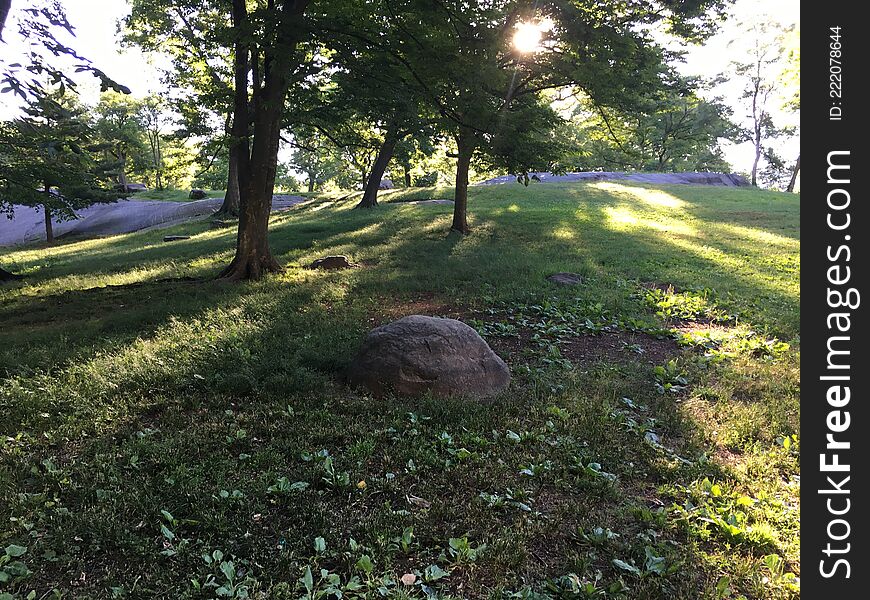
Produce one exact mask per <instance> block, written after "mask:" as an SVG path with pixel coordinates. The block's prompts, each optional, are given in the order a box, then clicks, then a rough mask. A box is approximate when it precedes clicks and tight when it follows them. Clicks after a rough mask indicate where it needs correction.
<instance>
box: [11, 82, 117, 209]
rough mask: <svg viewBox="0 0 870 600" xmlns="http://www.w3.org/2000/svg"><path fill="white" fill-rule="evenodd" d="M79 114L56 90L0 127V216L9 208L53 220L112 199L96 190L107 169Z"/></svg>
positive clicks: (92, 134)
mask: <svg viewBox="0 0 870 600" xmlns="http://www.w3.org/2000/svg"><path fill="white" fill-rule="evenodd" d="M102 149H103V146H101V145H100V144H99V143H98V141H97V136H96V132H95V131H94V129H93V127H92V126H91V124H90V123H89V122H88V120H87V118H86V116H85V110H84V109H83V108H82V107H81V106H80V105H79V104H78V103H77V102H76V101H75V98H74V97H72V96H70V95H64V94H62V93H61V92H59V91H56V92H53V93H50V94H48V95H44V96H41V97H39V98H37V99H35V100H33V101H32V103H31V104H30V105H29V106H28V107H27V108H25V116H24V117H22V118H20V119H16V120H14V121H11V122H4V123H0V212H5V213H7V214H10V215H11V213H12V209H13V205H14V204H20V205H25V206H45V207H47V208H49V209H50V210H51V212H52V213H53V214H54V215H55V217H56V218H59V219H70V218H75V214H74V212H73V211H74V210H75V209H77V208H82V207H85V206H88V205H90V204H93V203H94V202H111V201H113V200H114V199H115V198H116V196H115V195H114V194H111V193H108V192H106V191H105V190H101V187H103V184H104V183H105V182H106V180H107V166H108V165H106V164H105V163H101V162H100V161H99V160H98V153H99V152H100V151H101V150H102Z"/></svg>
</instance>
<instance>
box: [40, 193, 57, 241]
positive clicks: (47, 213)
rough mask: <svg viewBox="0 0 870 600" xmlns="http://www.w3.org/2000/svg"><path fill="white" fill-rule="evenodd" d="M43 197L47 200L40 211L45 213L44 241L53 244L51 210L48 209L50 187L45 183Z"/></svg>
mask: <svg viewBox="0 0 870 600" xmlns="http://www.w3.org/2000/svg"><path fill="white" fill-rule="evenodd" d="M44 193H45V197H46V198H47V200H46V201H45V203H44V204H43V205H42V211H43V212H44V213H45V241H46V243H48V244H53V243H54V228H53V227H52V226H51V208H49V206H48V203H49V200H50V199H51V185H49V183H48V182H47V181H46V182H45V189H44Z"/></svg>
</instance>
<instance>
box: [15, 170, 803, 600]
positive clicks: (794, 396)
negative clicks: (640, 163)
mask: <svg viewBox="0 0 870 600" xmlns="http://www.w3.org/2000/svg"><path fill="white" fill-rule="evenodd" d="M338 197H339V196H337V195H330V196H321V197H318V198H315V199H313V200H312V201H311V202H308V203H306V204H303V205H301V206H299V207H296V208H295V209H292V210H290V211H287V212H282V213H279V214H276V215H274V217H273V221H272V227H271V242H272V247H273V250H274V251H275V252H276V254H277V256H278V257H279V258H280V260H281V262H282V263H284V264H285V265H286V266H287V269H286V271H285V272H284V273H283V274H281V275H277V276H273V277H270V278H268V279H266V280H264V281H261V282H256V283H243V284H238V285H227V284H221V283H217V282H213V281H211V279H212V278H213V276H214V275H215V274H216V273H217V271H218V270H219V269H220V267H221V265H224V264H225V263H226V262H227V261H229V259H230V258H231V257H232V252H233V242H234V236H235V234H234V232H233V231H230V230H212V229H209V225H208V223H207V221H203V222H195V223H189V224H185V225H181V226H178V227H175V228H172V229H170V230H161V231H159V232H144V233H140V234H130V235H123V236H116V237H111V238H104V239H95V240H87V241H78V242H70V243H66V244H61V245H57V246H55V247H51V248H45V247H30V248H22V249H17V250H13V251H11V252H8V253H7V254H6V255H5V256H4V257H3V260H2V263H3V266H4V267H5V268H7V269H10V268H11V269H13V270H15V271H16V272H21V273H23V274H24V275H25V276H26V279H25V280H24V282H22V283H15V284H11V285H6V286H5V287H2V288H0V322H2V324H3V326H2V328H0V377H2V378H3V381H2V387H0V507H2V512H3V519H2V521H0V573H5V574H6V575H0V597H2V594H3V593H9V594H12V595H13V597H21V598H24V597H26V596H27V594H28V593H29V592H30V591H31V590H34V591H36V597H38V598H41V597H43V595H44V594H48V595H47V596H45V597H53V596H52V595H51V590H56V593H55V595H56V596H59V597H65V598H107V597H130V598H134V597H135V598H146V597H147V598H150V597H154V598H162V597H171V598H214V597H233V596H235V597H245V596H246V595H248V596H250V597H264V598H276V599H277V598H299V597H312V598H328V597H335V594H334V592H329V590H330V589H337V588H342V589H343V594H344V596H345V597H370V598H374V597H383V596H386V597H392V598H408V597H414V598H424V597H426V596H427V593H431V594H432V595H433V596H434V597H445V598H446V597H456V598H512V597H516V598H650V599H655V598H662V597H669V598H685V599H694V598H733V599H736V598H739V597H741V596H745V597H746V598H794V597H798V595H799V591H798V584H797V583H796V581H795V580H794V574H797V575H799V573H800V567H799V562H798V560H799V558H798V555H799V540H798V516H799V505H798V493H799V488H798V485H797V484H796V483H795V482H796V481H799V479H796V476H797V475H798V474H799V462H798V453H797V449H798V446H799V440H798V438H797V436H796V434H797V432H798V427H799V418H800V416H799V403H798V397H799V376H798V366H799V358H800V355H799V329H798V327H799V325H798V323H799V272H800V263H799V253H798V251H799V244H800V242H799V199H798V197H796V196H793V195H786V194H779V193H772V192H763V191H758V190H750V189H725V188H712V187H695V186H646V185H626V184H619V183H597V184H581V185H556V184H548V185H532V186H530V187H528V188H524V187H521V186H518V185H517V186H493V187H479V188H472V190H471V198H470V213H471V214H470V223H471V225H472V227H473V233H472V234H471V235H470V236H467V237H464V238H463V237H460V236H457V235H453V234H448V233H447V230H448V228H449V223H450V212H451V207H450V206H442V205H435V206H415V205H409V204H402V203H399V202H392V201H394V200H402V199H405V200H407V199H412V198H416V199H420V198H449V197H450V191H449V190H446V189H423V190H400V191H396V192H393V193H391V194H388V195H386V196H385V199H388V200H390V202H388V203H384V204H382V206H381V207H379V208H377V209H374V210H370V211H358V210H356V211H355V210H351V208H352V207H353V204H354V203H353V198H348V199H345V200H341V201H339V200H336V198H338ZM167 234H185V235H190V236H191V239H190V240H186V241H180V242H173V243H171V244H164V243H162V242H161V240H162V237H163V236H164V235H167ZM336 253H342V254H347V255H349V256H350V258H351V260H352V261H353V262H355V263H359V264H360V265H362V266H361V267H360V268H356V269H352V270H347V271H341V272H319V271H318V272H315V271H309V270H306V269H303V268H301V267H302V265H305V264H307V263H308V262H310V261H311V260H313V259H315V258H318V257H322V256H324V255H327V254H336ZM557 271H570V272H576V273H580V274H582V275H583V276H584V278H585V282H584V284H583V285H581V286H578V287H573V288H561V287H556V286H554V285H552V284H549V283H548V282H547V281H546V280H545V279H544V277H545V276H546V275H548V274H550V273H553V272H557ZM644 283H646V284H650V283H655V284H657V286H656V289H657V288H663V289H664V291H662V292H658V291H651V290H650V289H648V288H651V287H652V286H650V285H647V286H646V287H644V286H642V285H641V284H644ZM668 285H672V286H673V289H671V290H668V289H667V287H668ZM414 312H426V313H428V314H436V315H443V314H450V315H454V316H458V317H459V318H462V319H464V320H466V321H467V322H469V323H471V324H472V325H473V326H475V327H476V328H478V330H479V331H481V332H482V334H483V335H484V336H485V337H486V338H487V340H488V341H489V342H490V343H491V344H492V345H493V347H494V348H496V349H497V350H498V351H499V352H501V353H502V354H503V356H505V357H506V359H507V360H508V362H509V364H510V365H511V368H512V371H513V382H512V384H511V387H510V388H509V390H508V391H507V392H506V393H504V394H503V395H502V396H500V397H499V398H497V399H496V400H495V401H494V402H489V403H481V402H475V401H469V400H465V399H451V400H440V399H434V398H428V397H424V398H418V399H407V398H393V397H387V398H381V399H378V398H373V397H371V396H369V395H367V394H365V393H362V392H360V391H358V390H352V389H348V388H347V387H346V386H345V385H344V384H343V382H342V379H341V373H342V371H343V369H344V367H345V366H346V365H347V363H348V361H349V360H350V359H351V357H352V356H353V354H354V352H355V350H356V348H357V347H358V345H359V343H360V341H361V340H362V338H363V336H364V335H365V333H366V332H367V331H368V330H369V329H370V328H371V327H373V326H374V325H375V324H377V323H381V322H384V321H387V320H390V319H392V318H396V317H398V316H400V315H403V314H410V313H414ZM593 335H594V336H597V337H594V338H589V337H588V336H593ZM578 336H579V337H578ZM619 336H625V339H626V340H630V341H631V343H628V342H625V343H624V347H623V351H619V352H616V353H611V354H609V355H606V356H604V357H603V358H600V359H596V360H587V359H584V357H583V356H581V355H579V354H577V352H576V348H578V347H579V346H577V344H579V343H581V342H583V343H590V344H591V345H592V346H594V345H595V344H596V343H598V341H599V340H605V339H617V338H619ZM628 336H634V337H631V338H629V337H628ZM657 338H662V339H657ZM620 339H622V338H620ZM668 340H670V341H668ZM678 342H679V343H680V344H681V345H678ZM656 344H659V345H664V346H667V347H672V348H673V350H672V352H671V354H669V355H668V356H662V355H659V354H655V353H654V352H653V350H652V349H653V347H654V346H655V345H656ZM656 367H658V368H656ZM363 482H364V483H363ZM4 548H6V549H7V550H6V552H7V554H8V556H7V555H4V554H3V549H4ZM10 549H11V550H10ZM406 574H414V575H415V577H416V579H415V582H414V583H413V584H412V585H405V584H403V583H402V582H401V581H399V578H400V577H402V576H403V575H406ZM4 579H5V581H4ZM406 580H407V581H410V578H406ZM378 590H381V591H378ZM426 590H429V592H427V591H426ZM330 594H332V595H330ZM535 594H538V595H535ZM16 595H17V596H16Z"/></svg>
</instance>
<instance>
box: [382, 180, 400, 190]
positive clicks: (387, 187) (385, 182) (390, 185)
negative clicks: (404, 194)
mask: <svg viewBox="0 0 870 600" xmlns="http://www.w3.org/2000/svg"><path fill="white" fill-rule="evenodd" d="M395 187H396V186H394V185H393V182H392V181H390V180H389V179H381V183H380V185H378V189H379V190H391V189H393V188H395Z"/></svg>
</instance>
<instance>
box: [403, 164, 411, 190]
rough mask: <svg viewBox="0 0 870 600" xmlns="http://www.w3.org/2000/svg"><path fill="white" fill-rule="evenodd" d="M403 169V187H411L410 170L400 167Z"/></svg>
mask: <svg viewBox="0 0 870 600" xmlns="http://www.w3.org/2000/svg"><path fill="white" fill-rule="evenodd" d="M402 166H403V167H404V168H405V187H406V188H409V187H411V169H409V168H408V165H402Z"/></svg>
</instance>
